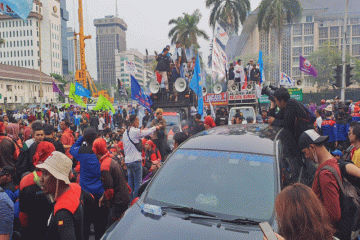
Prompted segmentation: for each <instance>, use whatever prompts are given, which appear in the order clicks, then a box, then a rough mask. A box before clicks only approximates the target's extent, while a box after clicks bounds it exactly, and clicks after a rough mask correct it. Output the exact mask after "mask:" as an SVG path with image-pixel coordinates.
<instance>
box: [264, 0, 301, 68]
mask: <svg viewBox="0 0 360 240" xmlns="http://www.w3.org/2000/svg"><path fill="white" fill-rule="evenodd" d="M300 16H301V5H300V2H299V0H262V1H261V3H260V6H259V11H258V14H257V18H258V19H257V23H258V28H259V31H261V30H264V31H265V32H266V33H269V32H270V29H275V32H276V36H277V42H278V46H279V53H278V54H279V56H278V58H277V59H279V66H280V69H279V74H280V71H281V44H282V38H283V32H284V27H285V23H286V22H285V21H287V22H288V23H291V22H293V21H294V20H296V19H298V18H299V17H300Z"/></svg>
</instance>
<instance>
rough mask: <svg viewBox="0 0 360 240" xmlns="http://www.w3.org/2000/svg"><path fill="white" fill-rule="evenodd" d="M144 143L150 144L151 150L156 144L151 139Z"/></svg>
mask: <svg viewBox="0 0 360 240" xmlns="http://www.w3.org/2000/svg"><path fill="white" fill-rule="evenodd" d="M146 144H149V145H150V146H151V150H153V151H155V148H156V145H155V143H154V142H153V141H151V140H148V141H146Z"/></svg>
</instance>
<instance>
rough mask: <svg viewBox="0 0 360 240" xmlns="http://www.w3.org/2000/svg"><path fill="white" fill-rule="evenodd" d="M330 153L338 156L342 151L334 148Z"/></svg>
mask: <svg viewBox="0 0 360 240" xmlns="http://www.w3.org/2000/svg"><path fill="white" fill-rule="evenodd" d="M331 154H332V155H337V156H340V157H342V156H343V154H342V152H341V151H340V150H339V149H336V150H335V151H333V152H332V153H331Z"/></svg>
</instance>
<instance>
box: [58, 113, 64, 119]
mask: <svg viewBox="0 0 360 240" xmlns="http://www.w3.org/2000/svg"><path fill="white" fill-rule="evenodd" d="M64 118H65V113H64V112H59V119H60V121H62V120H64Z"/></svg>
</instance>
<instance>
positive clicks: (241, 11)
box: [206, 0, 251, 33]
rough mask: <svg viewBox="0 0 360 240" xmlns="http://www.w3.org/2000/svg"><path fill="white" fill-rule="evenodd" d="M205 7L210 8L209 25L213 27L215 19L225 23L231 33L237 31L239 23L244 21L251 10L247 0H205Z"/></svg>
mask: <svg viewBox="0 0 360 240" xmlns="http://www.w3.org/2000/svg"><path fill="white" fill-rule="evenodd" d="M206 7H207V8H211V14H210V19H209V23H210V26H212V27H213V28H215V24H216V22H217V21H218V22H219V23H225V24H226V25H227V26H229V27H230V32H231V33H237V32H238V31H239V25H240V23H241V24H243V23H244V22H245V20H246V17H247V14H248V12H249V11H250V10H251V8H250V1H249V0H206Z"/></svg>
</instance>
